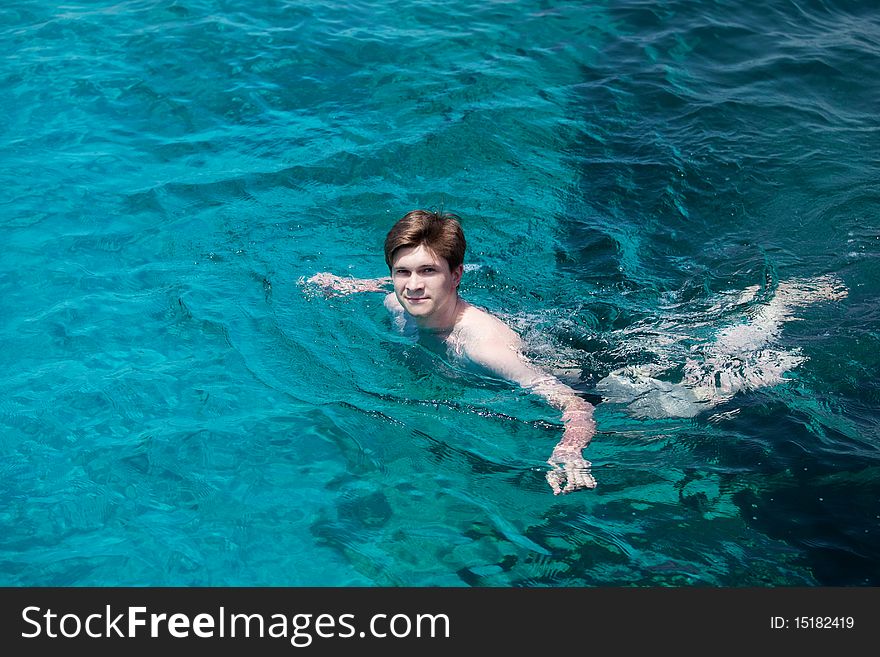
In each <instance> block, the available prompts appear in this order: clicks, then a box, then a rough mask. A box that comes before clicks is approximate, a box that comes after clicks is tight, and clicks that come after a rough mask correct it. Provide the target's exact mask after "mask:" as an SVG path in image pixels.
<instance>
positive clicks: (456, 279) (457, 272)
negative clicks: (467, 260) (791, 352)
mask: <svg viewBox="0 0 880 657" xmlns="http://www.w3.org/2000/svg"><path fill="white" fill-rule="evenodd" d="M462 274H464V265H459V266H458V267H456V268H455V269H453V270H452V286H453V287H455V288H457V287H458V285H459V283H461V276H462Z"/></svg>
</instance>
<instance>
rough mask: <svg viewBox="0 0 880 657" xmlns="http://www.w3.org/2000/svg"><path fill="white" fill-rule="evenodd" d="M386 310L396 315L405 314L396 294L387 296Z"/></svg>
mask: <svg viewBox="0 0 880 657" xmlns="http://www.w3.org/2000/svg"><path fill="white" fill-rule="evenodd" d="M385 308H386V309H388V311H389V312H392V313H394V314H402V313H403V312H404V310H403V306H401V305H400V301H398V300H397V296H396V295H395V294H394V292H390V293H389V294H386V295H385Z"/></svg>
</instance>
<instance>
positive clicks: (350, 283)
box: [304, 271, 378, 298]
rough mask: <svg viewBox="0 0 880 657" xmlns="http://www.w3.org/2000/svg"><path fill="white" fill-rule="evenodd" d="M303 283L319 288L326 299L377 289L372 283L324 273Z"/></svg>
mask: <svg viewBox="0 0 880 657" xmlns="http://www.w3.org/2000/svg"><path fill="white" fill-rule="evenodd" d="M304 282H305V283H306V284H308V285H316V286H318V287H320V288H321V291H322V292H323V293H324V296H325V297H327V298H329V297H339V296H343V295H345V294H351V293H352V292H368V291H371V290H373V289H378V288H377V286H376V285H375V283H374V281H370V280H366V281H365V280H360V279H357V278H344V277H342V276H337V275H336V274H331V273H330V272H326V271H322V272H319V273H317V274H315V275H314V276H312V277H311V278H308V279H306V280H305V281H304Z"/></svg>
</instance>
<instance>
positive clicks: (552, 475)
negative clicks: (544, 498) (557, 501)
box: [547, 470, 562, 495]
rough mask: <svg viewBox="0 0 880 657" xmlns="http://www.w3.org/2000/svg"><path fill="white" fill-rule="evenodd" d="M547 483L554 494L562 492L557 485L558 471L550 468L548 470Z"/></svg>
mask: <svg viewBox="0 0 880 657" xmlns="http://www.w3.org/2000/svg"><path fill="white" fill-rule="evenodd" d="M547 483H548V484H550V488H552V489H553V494H554V495H559V494H560V493H561V492H562V488H561V487H560V486H559V471H557V470H551V471H550V472H548V473H547Z"/></svg>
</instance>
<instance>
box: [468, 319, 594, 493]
mask: <svg viewBox="0 0 880 657" xmlns="http://www.w3.org/2000/svg"><path fill="white" fill-rule="evenodd" d="M511 333H512V332H511ZM520 346H521V345H520V342H519V339H518V337H512V338H509V339H507V340H497V341H496V340H492V341H489V340H480V341H478V342H477V343H476V344H471V345H469V348H468V356H469V357H470V358H471V360H473V361H474V362H476V363H479V364H480V365H482V366H483V367H486V368H487V369H489V370H490V371H492V372H495V373H496V374H498V375H499V376H501V377H503V378H505V379H507V380H508V381H512V382H514V383H518V384H519V385H521V386H522V387H523V388H525V389H527V390H530V391H531V392H533V393H535V394H537V395H539V396H541V397H543V398H544V399H545V400H546V401H547V403H548V404H550V405H551V406H553V407H554V408H556V409H557V410H559V411H562V424H563V427H564V429H563V433H562V439H561V440H560V441H559V443H558V444H557V445H556V447H555V448H554V449H553V453H552V454H551V455H550V458H549V459H547V462H548V463H549V464H550V465H552V466H553V468H552V469H551V470H550V471H549V472H548V473H547V483H549V484H550V487H551V488H552V489H553V492H554V493H555V494H556V495H558V494H560V493H569V492H571V491H575V490H578V489H580V488H595V487H596V480H595V479H594V478H593V476H592V474H590V466H591V463H590V462H589V461H587V460H586V459H584V458H583V456H582V454H581V450H583V449H584V448H586V447H587V446H588V445H589V444H590V440H592V438H593V435H594V434H595V433H596V422H595V421H594V420H593V408H594V407H593V405H592V404H590V403H589V402H588V401H586V400H584V399H582V398H581V397H579V396H578V394H577V392H575V390H574V389H573V388H571V387H570V386H567V385H565V384H564V383H563V382H562V381H560V380H559V379H557V378H556V377H555V376H553V375H552V374H549V373H548V372H545V371H544V370H542V369H540V368H539V367H537V366H536V365H534V364H533V363H531V362H530V361H529V360H528V359H527V358H526V357H525V356H524V355H523V354H522V352H521V349H520Z"/></svg>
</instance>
